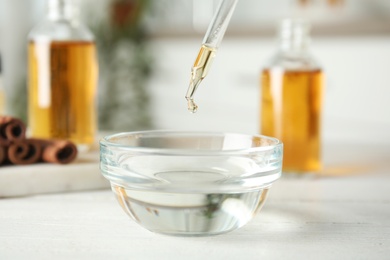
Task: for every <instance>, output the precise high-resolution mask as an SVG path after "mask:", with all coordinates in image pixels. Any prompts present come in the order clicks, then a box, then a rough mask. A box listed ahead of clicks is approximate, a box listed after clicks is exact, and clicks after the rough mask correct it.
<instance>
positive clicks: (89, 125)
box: [28, 0, 97, 148]
mask: <svg viewBox="0 0 390 260" xmlns="http://www.w3.org/2000/svg"><path fill="white" fill-rule="evenodd" d="M77 14H78V12H77V8H76V5H75V3H74V2H73V0H49V1H48V14H47V17H46V18H45V19H44V21H43V22H42V23H40V24H38V25H37V26H36V27H35V28H34V29H33V30H32V31H31V32H30V34H29V43H28V62H29V88H28V92H29V94H28V103H29V105H28V108H29V110H28V112H29V113H28V117H29V120H28V122H29V130H30V132H31V135H32V136H33V137H39V138H62V139H70V140H72V141H74V142H75V143H76V144H77V145H78V147H79V148H80V147H86V148H88V147H90V146H91V144H92V143H93V142H94V139H95V132H96V125H97V123H96V120H97V118H96V117H97V115H96V104H95V100H96V88H97V57H96V56H97V54H96V49H95V42H94V37H93V35H92V33H91V32H90V31H89V30H88V28H87V27H85V26H84V25H83V24H82V23H81V22H80V20H79V19H78V15H77Z"/></svg>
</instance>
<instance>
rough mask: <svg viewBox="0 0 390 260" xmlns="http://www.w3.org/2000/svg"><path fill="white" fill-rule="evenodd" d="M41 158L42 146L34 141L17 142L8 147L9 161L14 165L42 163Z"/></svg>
mask: <svg viewBox="0 0 390 260" xmlns="http://www.w3.org/2000/svg"><path fill="white" fill-rule="evenodd" d="M41 157H42V145H41V143H40V142H39V141H36V140H34V139H24V140H22V141H16V142H13V143H11V145H10V146H9V147H8V160H9V161H10V162H11V163H13V164H18V165H26V164H32V163H36V162H38V161H40V159H41Z"/></svg>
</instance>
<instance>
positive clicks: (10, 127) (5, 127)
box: [0, 116, 26, 145]
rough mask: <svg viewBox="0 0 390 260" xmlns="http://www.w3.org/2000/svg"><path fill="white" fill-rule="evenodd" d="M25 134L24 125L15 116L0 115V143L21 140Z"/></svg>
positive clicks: (7, 143)
mask: <svg viewBox="0 0 390 260" xmlns="http://www.w3.org/2000/svg"><path fill="white" fill-rule="evenodd" d="M25 136H26V125H25V124H24V123H23V122H22V121H21V120H20V119H17V118H14V117H10V116H0V145H9V144H10V143H11V142H15V141H20V140H23V139H24V138H25Z"/></svg>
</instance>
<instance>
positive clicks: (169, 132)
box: [99, 130, 283, 155]
mask: <svg viewBox="0 0 390 260" xmlns="http://www.w3.org/2000/svg"><path fill="white" fill-rule="evenodd" d="M126 135H128V136H132V137H135V138H141V137H142V136H153V135H161V136H162V135H166V136H168V135H171V136H173V135H176V136H179V135H193V136H202V135H203V136H207V135H208V136H210V135H215V136H241V137H247V138H254V137H256V138H261V139H266V140H268V141H271V142H273V144H270V145H265V146H256V147H248V148H241V149H226V150H222V149H221V150H204V149H199V150H196V149H183V148H151V147H142V146H130V145H123V144H119V143H115V142H112V141H110V139H113V138H118V137H123V136H126ZM99 144H100V148H101V147H102V146H105V147H108V148H117V149H121V150H123V151H132V152H140V153H153V154H167V155H172V154H180V155H190V154H195V155H200V154H201V155H228V154H249V153H256V152H266V151H272V150H274V149H276V148H279V147H280V148H281V147H283V143H282V142H281V141H280V140H279V139H277V138H275V137H270V136H266V135H261V134H245V133H234V132H222V131H187V130H143V131H129V132H119V133H115V134H109V135H106V136H104V137H102V138H101V139H100V141H99Z"/></svg>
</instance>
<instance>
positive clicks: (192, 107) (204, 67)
mask: <svg viewBox="0 0 390 260" xmlns="http://www.w3.org/2000/svg"><path fill="white" fill-rule="evenodd" d="M215 54H216V49H215V48H211V47H208V46H206V45H202V47H201V48H200V50H199V53H198V56H197V57H196V60H195V62H194V65H193V66H192V69H191V79H190V85H189V87H188V90H187V94H186V99H187V102H188V110H189V111H190V112H192V113H195V112H196V111H197V110H198V106H197V105H196V103H195V101H194V94H195V92H196V89H197V88H198V86H199V84H200V83H201V82H202V80H203V79H204V78H205V77H206V76H207V73H208V72H209V70H210V67H211V64H212V62H213V60H214V57H215Z"/></svg>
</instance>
